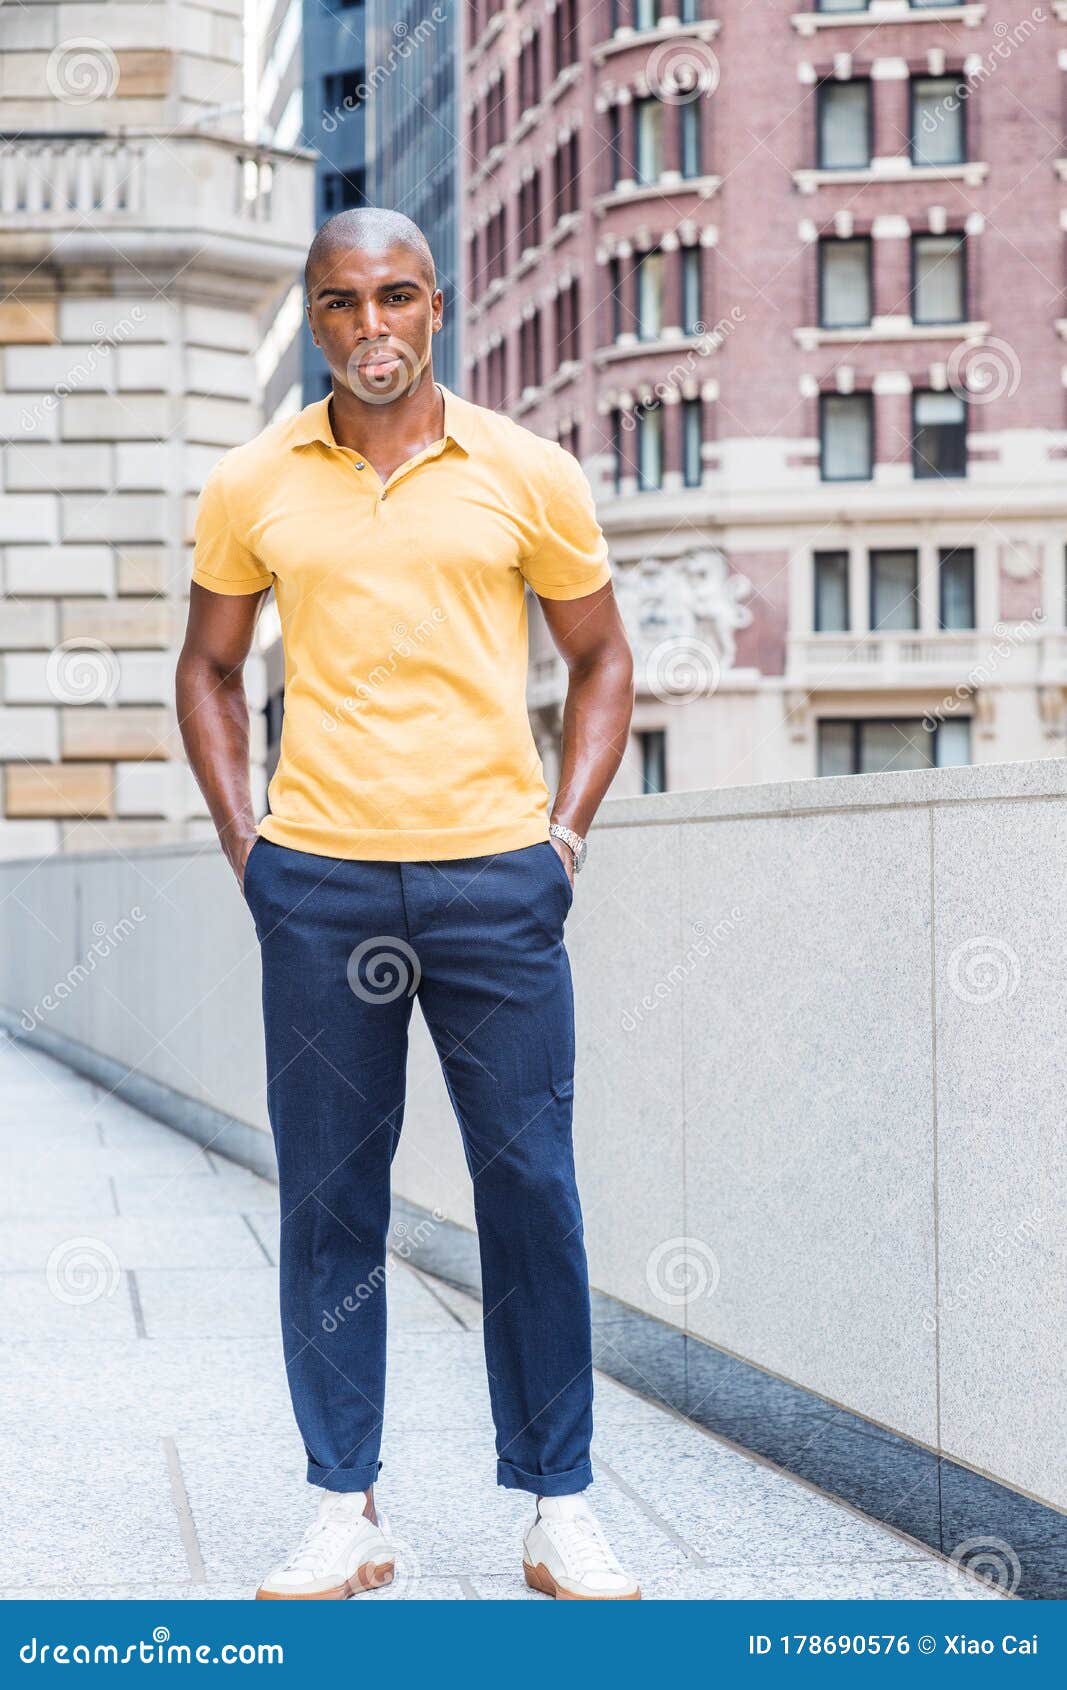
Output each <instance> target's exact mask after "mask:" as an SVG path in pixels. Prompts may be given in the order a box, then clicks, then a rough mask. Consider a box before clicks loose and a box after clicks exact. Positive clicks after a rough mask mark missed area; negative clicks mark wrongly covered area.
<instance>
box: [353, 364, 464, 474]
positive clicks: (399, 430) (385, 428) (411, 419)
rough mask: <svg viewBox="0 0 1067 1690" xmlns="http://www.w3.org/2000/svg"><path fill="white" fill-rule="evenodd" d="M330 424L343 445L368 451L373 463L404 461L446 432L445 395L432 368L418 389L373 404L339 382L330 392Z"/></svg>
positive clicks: (420, 382) (425, 371)
mask: <svg viewBox="0 0 1067 1690" xmlns="http://www.w3.org/2000/svg"><path fill="white" fill-rule="evenodd" d="M330 426H331V428H332V429H333V437H334V439H335V440H336V441H337V444H338V445H339V446H347V447H349V448H351V449H353V450H356V451H360V452H363V453H365V454H366V456H367V457H368V458H369V459H370V461H371V463H372V464H375V465H377V464H378V463H379V461H381V462H383V463H389V462H391V461H393V460H395V461H396V462H397V463H402V462H404V461H405V459H407V458H410V457H413V456H414V455H415V453H416V452H420V451H421V450H422V448H423V447H424V446H430V445H432V444H433V442H434V441H435V440H440V438H441V436H442V435H443V434H444V431H445V401H444V395H443V394H442V393H441V391H440V389H439V388H438V387H437V386H436V385H435V383H434V379H433V372H432V370H430V369H429V368H427V369H426V370H424V371H423V374H422V379H421V380H420V381H419V383H418V386H417V387H416V388H415V389H414V391H408V392H407V393H402V394H400V395H399V396H398V397H397V398H396V399H389V400H385V401H383V403H382V404H380V405H374V404H370V403H368V401H367V400H366V399H360V398H359V397H358V395H357V394H354V393H352V392H351V391H349V389H347V388H339V387H338V386H337V384H336V383H335V384H334V388H333V392H332V394H331V396H330Z"/></svg>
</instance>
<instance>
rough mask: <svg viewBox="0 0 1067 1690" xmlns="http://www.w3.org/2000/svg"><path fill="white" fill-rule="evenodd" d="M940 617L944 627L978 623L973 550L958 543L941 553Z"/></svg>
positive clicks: (939, 554) (969, 626) (965, 626)
mask: <svg viewBox="0 0 1067 1690" xmlns="http://www.w3.org/2000/svg"><path fill="white" fill-rule="evenodd" d="M937 573H938V598H939V606H938V616H939V621H940V624H941V627H942V628H948V629H966V628H973V627H974V626H975V602H974V552H973V550H972V548H971V547H970V546H957V547H954V548H952V549H951V550H947V551H941V552H939V553H938V560H937Z"/></svg>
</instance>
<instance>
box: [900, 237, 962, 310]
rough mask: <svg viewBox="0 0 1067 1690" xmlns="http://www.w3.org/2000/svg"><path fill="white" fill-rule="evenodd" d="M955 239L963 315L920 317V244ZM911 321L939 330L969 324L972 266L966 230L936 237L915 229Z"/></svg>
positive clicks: (912, 245)
mask: <svg viewBox="0 0 1067 1690" xmlns="http://www.w3.org/2000/svg"><path fill="white" fill-rule="evenodd" d="M950 237H954V238H955V240H956V250H957V251H958V253H959V255H960V304H961V311H962V315H961V316H959V317H918V316H916V306H917V305H918V302H919V242H920V241H943V240H948V239H949V238H950ZM910 244H911V277H910V285H911V320H912V322H913V323H915V324H917V325H920V326H921V327H923V328H938V327H940V326H941V325H947V324H955V323H967V322H969V321H970V315H971V301H970V293H971V282H970V266H969V264H968V257H967V231H966V230H965V229H960V230H956V229H946V230H945V233H944V234H943V235H935V234H934V233H933V231H932V230H931V229H913V230H912V232H911V243H910Z"/></svg>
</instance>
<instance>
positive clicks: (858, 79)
mask: <svg viewBox="0 0 1067 1690" xmlns="http://www.w3.org/2000/svg"><path fill="white" fill-rule="evenodd" d="M857 85H862V86H863V87H864V88H865V89H866V90H867V126H866V127H867V157H866V160H865V161H864V162H863V163H862V164H827V163H826V161H825V159H824V157H823V148H822V141H823V124H822V103H823V100H824V98H825V97H826V94H827V92H828V91H829V90H831V89H834V88H850V87H855V86H857ZM873 157H874V79H873V77H870V76H847V77H844V78H843V79H839V78H838V77H836V76H823V77H820V79H819V81H818V82H817V83H816V88H815V167H816V169H817V170H826V171H838V170H869V169H870V168H871V160H872V159H873Z"/></svg>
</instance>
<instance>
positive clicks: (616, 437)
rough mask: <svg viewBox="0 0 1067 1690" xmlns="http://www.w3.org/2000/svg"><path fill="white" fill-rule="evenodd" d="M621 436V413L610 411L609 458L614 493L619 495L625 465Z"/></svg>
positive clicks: (622, 432)
mask: <svg viewBox="0 0 1067 1690" xmlns="http://www.w3.org/2000/svg"><path fill="white" fill-rule="evenodd" d="M623 435H624V429H623V426H622V412H621V411H612V413H611V457H612V462H613V463H614V465H615V492H616V494H619V493H621V492H622V478H623V474H624V470H625V463H624V458H623Z"/></svg>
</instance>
